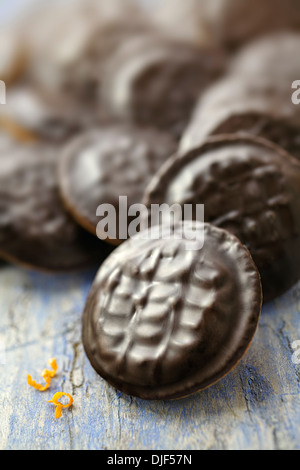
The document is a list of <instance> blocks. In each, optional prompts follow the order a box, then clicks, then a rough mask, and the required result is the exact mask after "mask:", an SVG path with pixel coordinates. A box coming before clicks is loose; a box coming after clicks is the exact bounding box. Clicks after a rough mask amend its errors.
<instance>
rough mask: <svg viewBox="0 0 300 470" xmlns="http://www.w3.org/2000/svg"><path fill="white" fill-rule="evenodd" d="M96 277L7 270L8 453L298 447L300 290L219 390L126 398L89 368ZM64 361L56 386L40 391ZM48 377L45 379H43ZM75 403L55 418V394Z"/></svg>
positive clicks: (268, 317) (1, 329)
mask: <svg viewBox="0 0 300 470" xmlns="http://www.w3.org/2000/svg"><path fill="white" fill-rule="evenodd" d="M94 275H95V271H89V272H84V273H81V274H75V275H63V276H50V275H43V274H40V273H35V272H30V271H26V270H22V269H19V268H16V267H13V266H10V265H3V266H2V267H0V299H1V303H0V346H2V348H1V351H0V372H1V381H0V413H1V417H0V448H1V449H2V450H3V449H7V450H10V449H16V450H21V449H26V450H31V449H34V450H48V449H49V450H56V449H61V450H72V449H74V450H81V449H82V450H96V449H97V450H98V449H99V450H100V449H109V450H143V449H150V450H160V449H162V450H164V449H167V450H183V449H184V450H194V449H196V450H197V449H203V450H204V449H205V450H208V449H218V450H219V449H220V450H221V449H227V450H236V449H251V450H254V449H265V450H273V449H299V448H300V427H299V421H300V394H299V383H300V365H297V364H294V363H293V362H292V354H293V349H292V346H291V345H292V343H293V341H295V340H300V285H298V286H295V287H294V288H293V289H292V290H291V291H290V292H289V293H288V294H286V295H285V296H284V297H282V298H280V299H278V300H276V301H274V302H272V303H271V304H269V305H267V306H265V307H264V309H263V313H262V316H261V321H260V325H259V328H258V331H257V334H256V336H255V339H254V341H253V343H252V345H251V347H250V349H249V351H248V352H247V354H246V356H245V357H244V358H243V359H242V361H241V362H240V364H239V365H238V366H237V367H236V368H235V369H234V370H233V371H232V372H231V373H230V374H229V375H227V376H226V377H225V378H224V379H223V380H221V381H220V382H218V383H217V384H216V385H214V386H213V387H211V388H209V389H207V390H205V391H203V392H200V393H197V394H195V395H193V396H192V397H189V398H185V399H182V400H177V401H169V402H168V401H164V402H146V401H143V400H139V399H136V398H132V397H129V396H125V395H123V394H121V393H119V392H118V391H116V390H114V389H113V388H112V387H110V386H109V385H107V383H106V382H105V381H104V380H102V379H101V378H100V377H99V376H98V375H97V374H96V373H95V372H94V370H93V369H92V367H91V366H90V364H89V362H88V360H87V358H86V356H85V353H84V350H83V347H82V343H81V313H82V309H83V306H84V303H85V300H86V296H87V294H88V291H89V289H90V286H91V283H92V281H93V278H94ZM51 357H56V358H57V362H58V374H57V376H56V377H55V378H54V379H53V381H52V383H51V388H50V389H49V390H47V391H45V392H43V393H42V392H38V391H36V390H34V389H33V388H31V387H29V386H28V385H27V381H26V377H27V374H28V373H29V374H31V375H32V377H33V378H34V379H35V380H37V381H39V379H41V377H40V373H41V371H42V369H44V368H45V367H47V366H48V364H47V361H48V359H49V358H51ZM41 380H42V379H41ZM57 391H64V392H68V393H71V394H72V395H73V397H74V406H73V407H72V408H70V409H66V410H63V414H62V417H61V418H60V419H58V420H55V419H54V406H53V405H52V404H49V403H47V401H48V400H50V399H51V398H52V396H53V395H54V393H55V392H57Z"/></svg>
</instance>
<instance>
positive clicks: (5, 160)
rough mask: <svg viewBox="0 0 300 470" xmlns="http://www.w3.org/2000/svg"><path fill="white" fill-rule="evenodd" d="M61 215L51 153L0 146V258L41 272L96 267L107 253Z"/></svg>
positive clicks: (42, 148)
mask: <svg viewBox="0 0 300 470" xmlns="http://www.w3.org/2000/svg"><path fill="white" fill-rule="evenodd" d="M110 251H111V250H109V248H108V246H107V244H105V243H104V242H102V241H101V240H99V239H98V238H96V237H95V236H92V235H91V234H89V233H88V232H86V231H85V230H83V229H82V228H81V227H80V226H79V225H77V224H76V223H75V222H74V220H73V219H72V218H71V217H70V215H69V214H68V213H67V212H66V211H65V209H64V207H63V205H62V203H61V200H60V197H59V192H58V186H57V156H56V149H55V148H53V147H49V148H48V147H45V146H44V145H34V144H28V145H27V146H25V145H24V144H23V145H22V146H19V147H18V148H17V147H16V144H15V143H14V145H11V146H9V145H6V146H3V147H2V149H1V155H0V257H1V258H3V259H4V260H6V261H9V262H13V263H16V264H19V265H22V266H25V267H29V268H34V269H38V270H42V271H49V272H51V271H53V272H64V271H73V270H78V269H81V268H87V267H88V266H97V265H99V264H100V263H101V262H102V261H103V260H104V258H105V257H106V256H107V255H108V254H109V253H110Z"/></svg>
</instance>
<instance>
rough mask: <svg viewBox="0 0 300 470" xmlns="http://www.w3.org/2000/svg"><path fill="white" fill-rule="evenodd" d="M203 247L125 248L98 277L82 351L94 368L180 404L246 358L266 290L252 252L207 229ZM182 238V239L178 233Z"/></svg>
mask: <svg viewBox="0 0 300 470" xmlns="http://www.w3.org/2000/svg"><path fill="white" fill-rule="evenodd" d="M202 229H203V230H204V245H203V248H201V249H198V250H194V249H191V245H190V241H187V240H188V238H189V236H190V235H191V228H190V227H188V225H187V224H185V225H184V231H183V232H182V226H181V224H180V223H179V224H177V225H176V226H175V229H174V232H173V233H176V234H177V233H180V235H181V237H182V238H181V239H175V238H171V239H163V238H160V239H152V240H151V239H143V238H142V237H143V234H142V233H141V234H140V235H139V236H136V237H135V238H132V239H129V240H128V241H126V242H124V244H123V245H121V246H120V247H118V248H117V249H116V250H115V252H114V253H113V254H112V255H111V256H110V257H109V258H108V259H107V260H106V261H105V263H104V264H103V265H102V267H101V269H100V270H99V272H98V274H97V276H96V279H95V281H94V284H93V286H92V289H91V291H90V294H89V296H88V300H87V303H86V306H85V309H84V313H83V319H82V327H83V332H82V336H83V344H84V347H85V351H86V353H87V355H88V358H89V360H90V362H91V364H92V366H93V367H94V368H95V370H96V371H97V372H98V373H99V374H100V375H101V376H102V377H103V378H104V379H106V380H107V381H108V382H109V383H110V384H112V385H113V386H114V387H115V388H117V389H119V390H121V391H123V392H125V393H127V394H130V395H135V396H138V397H141V398H143V399H149V400H157V399H174V398H180V397H183V396H186V395H189V394H191V393H194V392H196V391H198V390H201V389H204V388H206V387H209V386H210V385H212V384H214V383H215V382H216V381H218V380H219V379H221V378H222V377H223V376H224V375H225V374H227V373H228V372H229V371H230V370H231V369H232V368H233V367H234V366H235V365H236V364H237V362H238V361H239V360H240V359H241V357H242V356H243V354H244V353H245V351H246V350H247V348H248V347H249V344H250V342H251V340H252V338H253V336H254V333H255V331H256V328H257V324H258V320H259V315H260V309H261V284H260V278H259V274H258V272H257V269H256V267H255V265H254V263H253V261H252V259H251V257H250V255H249V252H248V250H246V248H245V247H244V246H243V245H242V244H241V243H240V241H239V240H237V239H236V237H234V236H233V235H232V234H230V233H228V232H226V231H224V230H220V229H219V228H216V227H214V226H211V225H209V224H205V225H203V224H202ZM180 230H181V231H180Z"/></svg>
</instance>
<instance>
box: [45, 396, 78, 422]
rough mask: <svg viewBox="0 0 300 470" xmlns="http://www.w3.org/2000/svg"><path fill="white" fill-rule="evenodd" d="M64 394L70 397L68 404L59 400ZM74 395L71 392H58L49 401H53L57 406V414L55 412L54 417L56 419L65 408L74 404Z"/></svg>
mask: <svg viewBox="0 0 300 470" xmlns="http://www.w3.org/2000/svg"><path fill="white" fill-rule="evenodd" d="M62 396H65V397H68V398H69V403H67V404H66V405H63V404H62V403H60V402H59V401H58V400H59V399H60V398H61V397H62ZM73 401H74V400H73V397H72V396H71V395H70V394H69V393H65V392H57V393H55V395H54V396H53V398H52V400H49V401H48V403H53V405H55V406H56V409H55V414H54V417H55V419H58V418H60V417H61V411H62V409H63V408H69V407H70V406H71V405H72V404H73Z"/></svg>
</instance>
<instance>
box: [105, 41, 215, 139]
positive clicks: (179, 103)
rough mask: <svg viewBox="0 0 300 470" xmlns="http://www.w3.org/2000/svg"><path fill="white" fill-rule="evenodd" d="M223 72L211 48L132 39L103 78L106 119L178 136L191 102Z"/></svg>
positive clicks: (192, 104) (192, 106) (190, 110)
mask: <svg viewBox="0 0 300 470" xmlns="http://www.w3.org/2000/svg"><path fill="white" fill-rule="evenodd" d="M223 70H224V56H223V54H221V53H220V52H219V51H217V50H214V49H212V48H208V47H205V48H204V47H203V48H198V47H193V46H192V45H190V44H186V43H184V42H179V41H175V40H171V39H169V38H168V39H166V38H165V37H161V36H159V35H154V36H151V35H143V36H142V35H141V36H140V37H139V36H135V37H134V38H132V40H128V41H126V42H125V43H124V44H122V46H121V47H119V48H118V50H117V51H116V52H115V53H114V54H113V55H112V57H111V60H110V61H108V62H107V65H106V68H105V71H104V73H103V83H102V88H101V94H102V97H101V101H102V102H103V106H104V107H105V108H106V109H107V112H108V113H111V114H112V115H113V116H115V117H117V118H121V119H129V120H130V121H131V122H133V123H137V124H139V125H149V126H155V127H157V128H158V129H165V130H167V131H168V132H171V133H172V134H173V135H174V137H176V138H177V139H178V138H179V137H180V136H181V134H182V132H183V130H184V128H185V126H186V124H187V122H188V120H189V119H190V114H191V112H192V110H193V108H194V105H195V102H196V100H197V99H198V97H199V95H200V94H201V93H202V92H203V90H204V89H205V88H206V87H207V86H208V85H210V84H211V83H212V81H213V80H215V79H216V78H217V77H219V76H220V74H221V73H222V72H223Z"/></svg>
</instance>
